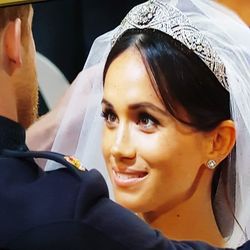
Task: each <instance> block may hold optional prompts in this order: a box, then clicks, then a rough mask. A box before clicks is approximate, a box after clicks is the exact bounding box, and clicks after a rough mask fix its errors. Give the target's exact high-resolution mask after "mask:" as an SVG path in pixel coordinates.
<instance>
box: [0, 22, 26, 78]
mask: <svg viewBox="0 0 250 250" xmlns="http://www.w3.org/2000/svg"><path fill="white" fill-rule="evenodd" d="M21 45H22V43H21V20H20V19H19V18H16V19H15V20H14V21H10V22H9V23H8V24H7V25H6V28H5V29H4V32H3V50H4V53H3V56H4V66H5V71H6V72H7V73H8V74H9V75H12V74H13V73H14V72H15V70H16V69H18V68H19V67H20V66H21V65H22V46H21Z"/></svg>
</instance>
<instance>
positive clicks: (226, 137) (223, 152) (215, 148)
mask: <svg viewBox="0 0 250 250" xmlns="http://www.w3.org/2000/svg"><path fill="white" fill-rule="evenodd" d="M235 139H236V130H235V125H234V122H233V121H232V120H225V121H223V122H221V123H220V124H219V125H218V126H217V127H216V128H215V129H214V130H213V131H212V132H211V134H210V135H209V142H208V143H209V146H208V154H207V157H208V159H207V160H214V161H216V163H217V164H219V163H220V162H221V161H223V160H224V159H225V158H226V157H227V156H228V155H229V153H230V152H231V151H232V149H233V147H234V145H235Z"/></svg>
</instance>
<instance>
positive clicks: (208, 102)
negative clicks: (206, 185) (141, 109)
mask: <svg viewBox="0 0 250 250" xmlns="http://www.w3.org/2000/svg"><path fill="white" fill-rule="evenodd" d="M130 47H135V48H137V49H138V51H139V52H140V54H141V56H142V59H143V62H144V64H145V66H146V69H147V71H148V74H149V76H150V78H151V82H152V85H153V87H154V90H155V91H156V93H157V94H158V96H159V98H161V100H162V101H163V103H164V104H165V107H166V109H167V110H168V111H169V113H170V114H171V115H172V116H173V117H174V118H175V119H177V120H179V121H180V122H182V123H184V124H186V125H188V126H191V127H193V128H194V129H197V130H199V131H204V132H208V131H211V130H213V129H214V128H216V127H217V126H218V125H219V124H220V123H221V122H222V121H224V120H227V119H231V114H230V96H229V93H228V91H227V90H226V89H225V88H224V87H223V86H222V85H221V84H220V82H219V81H218V80H217V78H216V77H215V75H214V74H213V72H212V71H211V70H210V69H209V68H208V67H207V65H206V64H205V63H204V62H203V61H202V60H201V59H200V58H199V57H198V56H197V55H196V54H195V53H194V52H193V51H192V50H190V49H188V48H187V47H186V46H185V45H183V44H182V43H181V42H179V41H177V40H174V39H173V38H172V37H171V36H169V35H167V34H165V33H163V32H160V31H158V30H153V29H144V30H139V29H131V30H128V31H126V32H125V33H124V34H123V35H122V36H121V37H120V38H119V39H118V41H117V42H116V43H115V45H114V46H113V48H112V49H111V51H110V53H109V55H108V58H107V61H106V64H105V68H104V75H103V77H104V79H105V76H106V73H107V70H108V68H109V66H110V64H111V63H112V61H113V60H114V59H115V58H116V57H117V56H119V55H120V54H121V53H122V52H124V51H125V50H126V49H128V48H130ZM180 106H181V107H183V108H184V110H185V111H186V113H187V115H188V120H186V119H184V118H183V117H181V116H180V115H179V114H178V107H180ZM229 160H230V159H229V157H227V158H226V159H225V160H224V161H222V162H221V163H220V165H219V166H218V167H217V169H216V171H215V173H214V176H213V183H212V193H211V199H212V204H213V209H214V214H215V218H216V221H217V224H218V227H219V228H220V230H221V232H222V235H223V236H229V235H230V234H231V230H232V227H233V221H234V199H235V191H234V189H235V183H234V181H235V173H234V162H233V161H231V160H230V164H229ZM229 168H230V169H229ZM229 174H230V176H229ZM216 197H219V198H216ZM221 201H223V202H221ZM222 208H223V209H222ZM221 209H222V211H223V213H224V214H225V215H224V216H221V214H220V210H221ZM225 216H226V217H227V218H225Z"/></svg>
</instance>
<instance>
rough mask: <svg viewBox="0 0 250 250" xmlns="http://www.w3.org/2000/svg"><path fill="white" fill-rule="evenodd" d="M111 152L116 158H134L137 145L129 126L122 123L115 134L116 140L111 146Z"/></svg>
mask: <svg viewBox="0 0 250 250" xmlns="http://www.w3.org/2000/svg"><path fill="white" fill-rule="evenodd" d="M111 154H112V155H113V156H114V157H115V158H127V159H133V158H134V157H135V155H136V151H135V145H134V144H133V140H132V138H131V132H130V129H129V127H128V126H126V125H121V126H120V127H119V128H118V130H117V133H116V135H115V141H114V143H113V145H112V147H111Z"/></svg>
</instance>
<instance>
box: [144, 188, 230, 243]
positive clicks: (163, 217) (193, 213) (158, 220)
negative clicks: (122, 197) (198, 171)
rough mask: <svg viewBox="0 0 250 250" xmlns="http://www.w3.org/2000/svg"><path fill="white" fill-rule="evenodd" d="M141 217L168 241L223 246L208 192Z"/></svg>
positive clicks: (196, 194) (197, 193)
mask: <svg viewBox="0 0 250 250" xmlns="http://www.w3.org/2000/svg"><path fill="white" fill-rule="evenodd" d="M200 191H201V190H200ZM203 191H204V190H203ZM204 194H206V195H204ZM141 217H142V218H143V219H144V220H145V221H146V222H147V223H148V224H149V225H151V226H152V227H154V228H156V229H158V230H160V231H161V232H162V233H163V234H164V235H165V236H167V237H168V238H170V239H174V240H201V241H205V242H207V243H209V244H212V245H214V246H217V247H223V246H224V244H225V241H224V239H223V237H222V235H221V233H220V231H219V229H218V227H217V224H216V221H215V217H214V214H213V209H212V205H211V198H210V192H202V191H201V192H199V191H197V192H196V193H195V194H194V195H193V196H192V197H190V199H188V200H186V201H184V202H183V203H180V204H178V206H176V207H174V208H172V209H171V210H168V211H165V212H164V211H161V212H149V213H145V214H142V215H141Z"/></svg>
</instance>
